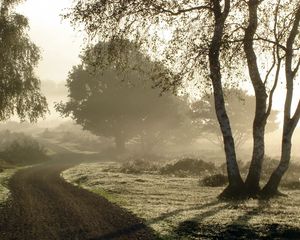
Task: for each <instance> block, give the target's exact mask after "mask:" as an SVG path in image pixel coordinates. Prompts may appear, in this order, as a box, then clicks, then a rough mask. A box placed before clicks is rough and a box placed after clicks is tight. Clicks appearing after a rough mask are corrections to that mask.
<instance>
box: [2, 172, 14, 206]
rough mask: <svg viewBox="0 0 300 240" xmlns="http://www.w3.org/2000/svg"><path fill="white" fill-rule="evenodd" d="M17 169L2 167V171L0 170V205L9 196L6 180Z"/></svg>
mask: <svg viewBox="0 0 300 240" xmlns="http://www.w3.org/2000/svg"><path fill="white" fill-rule="evenodd" d="M17 170H18V168H9V169H3V171H2V172H0V205H1V204H3V203H4V202H5V201H6V200H7V199H8V197H9V189H8V188H7V182H8V180H9V179H10V178H11V176H12V175H13V174H14V173H15V172H16V171H17Z"/></svg>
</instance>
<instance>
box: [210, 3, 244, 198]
mask: <svg viewBox="0 0 300 240" xmlns="http://www.w3.org/2000/svg"><path fill="white" fill-rule="evenodd" d="M213 3H214V6H213V12H214V17H215V26H214V35H213V38H212V41H211V45H210V49H209V64H210V66H209V67H210V78H211V81H212V85H213V90H214V99H215V111H216V115H217V119H218V122H219V125H220V128H221V131H222V135H223V141H224V150H225V155H226V163H227V173H228V182H229V185H228V187H227V188H226V189H225V190H224V191H223V193H222V194H221V195H220V197H221V198H239V197H241V196H242V195H243V189H244V188H243V184H244V183H243V180H242V178H241V175H240V171H239V167H238V164H237V161H236V152H235V146H234V139H233V136H232V131H231V127H230V122H229V118H228V115H227V112H226V108H225V102H224V95H223V89H222V77H221V68H220V59H219V58H220V49H221V42H222V37H223V31H224V24H225V21H226V18H227V16H228V13H229V9H230V1H229V0H227V1H225V6H224V11H223V12H222V10H221V6H220V1H219V0H214V1H213Z"/></svg>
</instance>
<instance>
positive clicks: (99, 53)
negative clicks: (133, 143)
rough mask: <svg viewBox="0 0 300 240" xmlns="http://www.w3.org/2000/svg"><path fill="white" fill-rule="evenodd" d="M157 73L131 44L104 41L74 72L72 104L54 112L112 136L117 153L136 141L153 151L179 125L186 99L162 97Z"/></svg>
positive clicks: (71, 76) (90, 50)
mask: <svg viewBox="0 0 300 240" xmlns="http://www.w3.org/2000/svg"><path fill="white" fill-rule="evenodd" d="M114 54H116V55H118V57H117V58H114V57H113V55H114ZM156 68H157V65H156V64H155V63H153V62H151V61H150V59H149V58H147V57H146V56H145V55H143V54H141V53H140V52H139V51H138V49H137V46H136V45H135V44H133V43H131V42H129V41H122V40H118V39H115V40H114V41H113V42H110V43H101V42H100V43H98V44H97V45H96V46H94V47H91V48H88V49H87V50H86V51H85V53H84V55H83V56H82V64H81V65H79V66H76V67H74V68H73V70H72V71H71V72H70V74H69V78H68V80H67V87H68V90H69V100H68V102H66V103H60V104H58V105H57V106H56V108H57V110H58V111H60V112H61V113H62V114H63V115H65V116H69V115H70V116H71V117H72V118H73V119H75V121H76V123H78V124H80V125H82V126H83V128H84V129H86V130H89V131H91V132H92V133H94V134H96V135H98V136H105V137H113V138H114V139H115V144H116V148H117V150H118V151H119V152H123V151H124V150H125V143H126V142H127V141H128V140H129V139H131V138H133V137H140V138H141V140H142V142H143V144H145V146H146V145H147V147H150V145H152V144H153V141H155V142H157V141H158V140H159V139H161V138H163V137H164V134H166V132H168V131H170V130H171V129H172V128H175V127H176V126H178V125H179V124H180V121H181V113H180V111H179V107H178V106H179V105H180V103H181V101H182V100H181V99H180V98H178V97H176V96H174V95H173V94H170V93H165V94H163V95H162V96H160V91H159V90H157V89H153V88H152V85H153V82H152V81H151V78H154V76H155V69H156ZM182 116H183V115H182Z"/></svg>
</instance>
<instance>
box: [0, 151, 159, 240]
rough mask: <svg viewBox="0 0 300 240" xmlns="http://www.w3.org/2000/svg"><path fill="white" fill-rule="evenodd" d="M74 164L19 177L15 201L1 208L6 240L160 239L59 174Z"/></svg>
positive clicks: (13, 185)
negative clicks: (66, 180)
mask: <svg viewBox="0 0 300 240" xmlns="http://www.w3.org/2000/svg"><path fill="white" fill-rule="evenodd" d="M62 158H65V156H62ZM69 158H70V156H69ZM74 164H76V161H72V162H71V163H70V162H63V163H62V162H59V161H54V162H51V163H46V164H43V165H39V166H35V167H31V168H28V169H24V170H21V171H19V172H17V173H16V174H15V175H14V177H13V178H12V179H11V180H10V182H9V188H10V190H11V193H12V200H11V201H10V202H8V204H7V206H6V207H3V208H1V209H0V239H1V240H8V239H9V240H12V239H14V240H19V239H20V240H58V239H59V240H68V239H72V240H86V239H90V240H109V239H120V240H123V239H124V240H125V239H128V240H135V239H141V240H153V239H156V237H155V234H154V232H153V231H152V230H151V229H149V228H147V227H146V226H145V225H144V224H143V222H142V221H141V220H139V219H138V218H136V217H135V216H133V215H132V214H130V213H128V212H127V211H125V210H123V209H121V208H120V207H118V206H116V205H114V204H112V203H110V202H108V201H107V200H106V199H104V198H101V197H99V196H98V195H96V194H93V193H90V192H88V191H86V190H83V189H80V188H78V187H75V186H73V185H71V184H69V183H67V182H65V181H64V180H63V179H62V178H61V177H60V173H61V172H62V171H63V170H65V169H67V168H69V167H71V166H73V165H74Z"/></svg>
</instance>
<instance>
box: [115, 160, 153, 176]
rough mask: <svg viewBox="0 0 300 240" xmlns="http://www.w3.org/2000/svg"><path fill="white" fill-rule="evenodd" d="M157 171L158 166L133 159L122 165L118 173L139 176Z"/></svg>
mask: <svg viewBox="0 0 300 240" xmlns="http://www.w3.org/2000/svg"><path fill="white" fill-rule="evenodd" d="M157 170H158V166H157V165H155V164H153V163H152V162H150V161H146V160H145V159H135V160H133V161H127V162H124V163H123V164H122V167H121V169H120V171H121V172H122V173H129V174H141V173H145V172H154V171H157Z"/></svg>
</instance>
